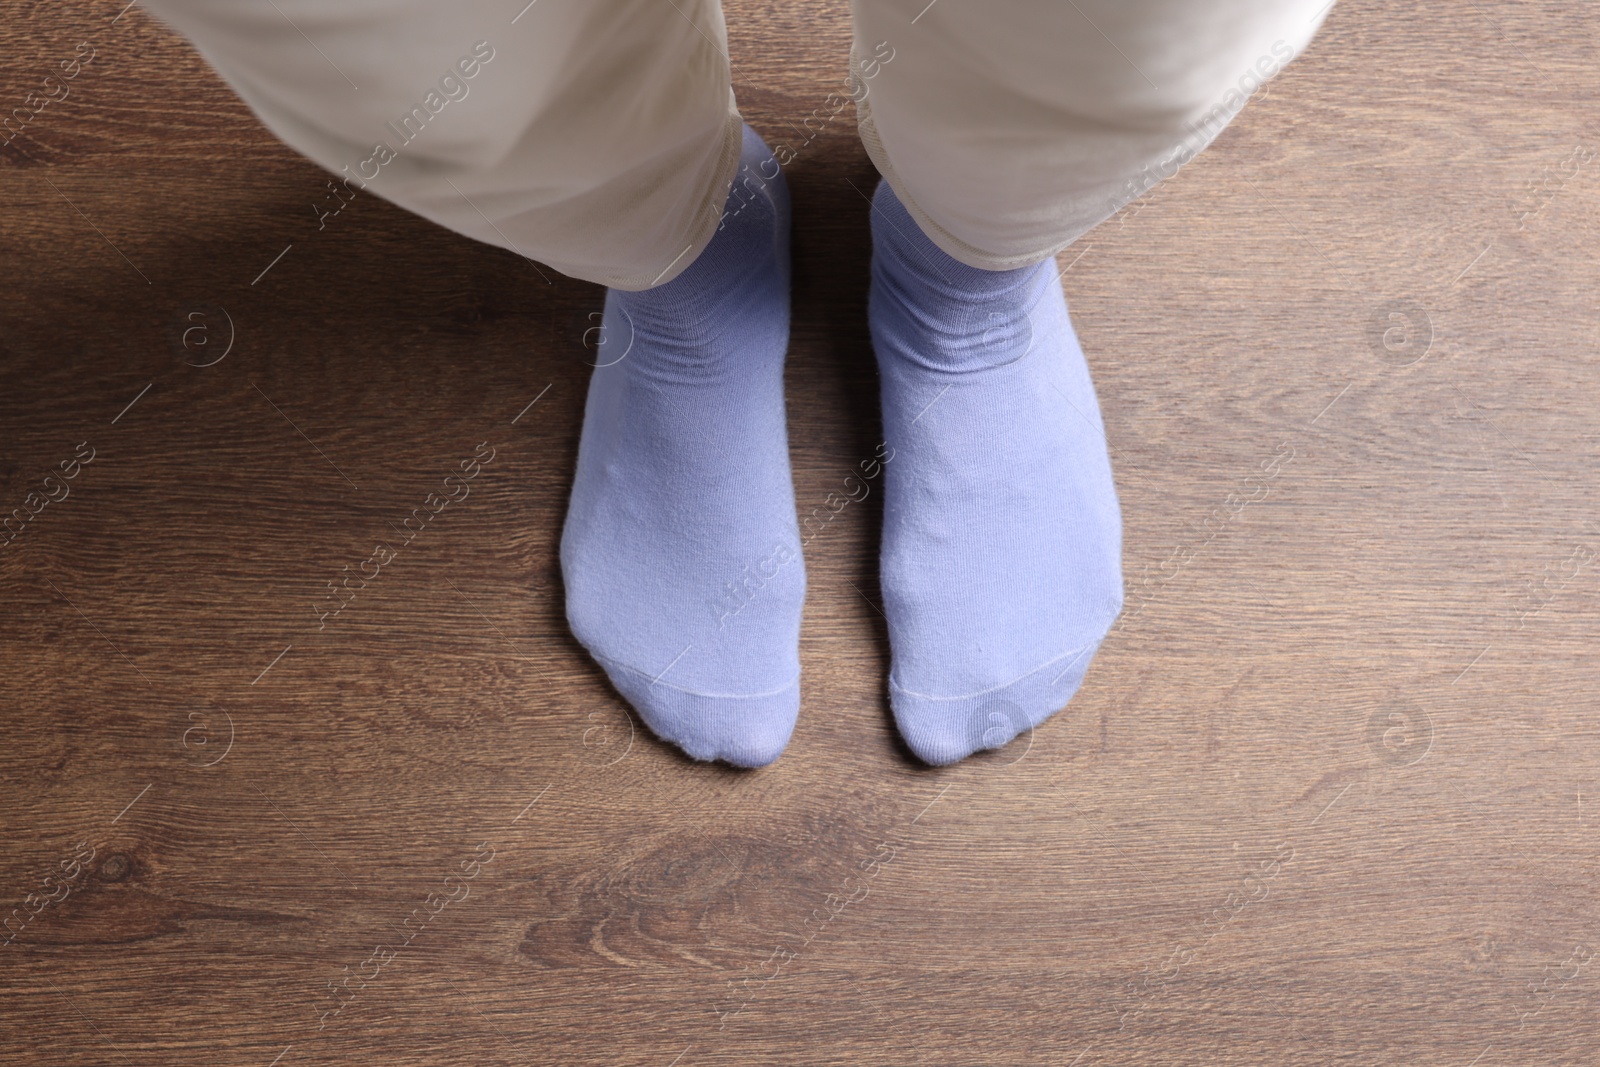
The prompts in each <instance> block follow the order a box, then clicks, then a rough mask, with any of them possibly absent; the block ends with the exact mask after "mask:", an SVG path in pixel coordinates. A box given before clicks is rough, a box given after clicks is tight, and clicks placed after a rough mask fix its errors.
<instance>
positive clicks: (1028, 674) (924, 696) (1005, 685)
mask: <svg viewBox="0 0 1600 1067" xmlns="http://www.w3.org/2000/svg"><path fill="white" fill-rule="evenodd" d="M1110 632H1111V630H1110V627H1109V626H1108V627H1107V628H1106V633H1110ZM1105 639H1106V635H1105V634H1101V635H1100V636H1099V637H1097V638H1095V639H1094V640H1093V641H1090V642H1088V643H1087V644H1083V645H1079V646H1078V647H1076V648H1069V649H1067V651H1065V652H1063V653H1061V655H1059V656H1056V657H1055V658H1054V659H1050V660H1046V661H1045V662H1044V663H1041V664H1039V666H1037V667H1034V668H1033V669H1032V670H1028V671H1024V672H1022V673H1021V674H1019V675H1017V676H1016V677H1015V678H1013V679H1011V680H1010V681H1009V682H1001V683H1000V684H999V685H992V686H990V687H989V688H987V689H980V690H978V691H977V692H975V693H964V694H962V695H960V696H948V697H941V696H934V695H933V694H932V693H919V692H917V691H916V690H915V689H907V688H906V687H905V686H903V685H901V684H900V683H899V682H897V681H896V680H895V677H894V675H893V674H890V675H889V685H890V687H891V688H893V689H896V690H899V691H900V692H902V693H904V694H905V695H906V696H912V697H916V698H917V699H919V700H937V701H954V700H971V699H973V698H974V697H981V696H985V695H987V694H989V693H997V692H999V691H1000V690H1002V689H1009V688H1011V687H1012V686H1014V685H1016V684H1017V683H1018V682H1021V681H1025V680H1027V679H1029V678H1032V677H1033V676H1034V675H1036V674H1038V673H1039V672H1041V671H1044V670H1048V669H1049V668H1050V667H1053V666H1055V665H1056V664H1057V663H1060V662H1061V661H1062V660H1064V659H1066V658H1067V657H1068V656H1070V655H1072V654H1073V653H1077V654H1078V655H1080V656H1081V655H1083V653H1084V652H1085V651H1086V650H1092V649H1095V648H1098V647H1099V645H1100V643H1101V642H1102V641H1104V640H1105Z"/></svg>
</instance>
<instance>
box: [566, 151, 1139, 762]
mask: <svg viewBox="0 0 1600 1067" xmlns="http://www.w3.org/2000/svg"><path fill="white" fill-rule="evenodd" d="M767 174H772V175H774V177H772V178H768V177H766V175H767ZM735 184H736V188H737V189H738V190H739V191H740V192H739V195H735V196H730V197H729V200H728V206H727V207H726V209H725V210H724V216H723V221H722V226H721V228H720V229H719V230H718V232H717V234H716V236H715V237H714V238H713V240H712V241H711V243H710V244H709V245H708V246H707V247H706V249H705V250H704V251H703V252H702V253H701V254H700V256H699V257H698V258H697V259H696V260H695V261H694V263H692V264H691V265H690V266H689V267H688V269H686V270H685V271H684V272H683V273H682V274H680V275H679V276H678V277H677V278H675V279H674V280H672V281H671V282H668V283H667V284H665V285H661V286H658V287H656V288H653V289H649V290H645V291H642V292H622V291H618V290H612V291H610V292H608V293H607V295H606V305H605V313H604V316H603V320H602V335H601V341H600V344H599V348H598V357H599V358H598V359H597V360H596V364H597V367H596V369H595V371H594V375H593V378H592V379H591V382H590V386H589V394H588V401H587V405H586V408H585V412H584V424H583V435H582V439H581V441H580V444H579V452H578V468H577V474H576V478H575V480H574V484H573V490H572V500H571V504H570V507H569V510H568V514H567V521H566V527H565V530H564V531H563V535H562V541H561V564H562V573H563V577H564V580H565V584H566V594H567V619H568V622H569V624H570V625H571V627H572V631H573V633H574V634H575V635H576V636H577V638H578V640H579V641H580V642H582V643H583V645H584V647H585V648H587V649H588V650H589V652H590V654H591V655H592V656H593V657H594V658H595V660H596V661H597V662H598V663H599V664H600V665H601V666H602V667H603V668H604V669H605V671H606V674H607V675H608V676H609V678H610V679H611V682H612V684H613V685H614V686H615V687H616V688H617V690H618V691H619V692H621V693H622V695H623V696H624V697H626V698H627V700H628V702H629V703H630V704H632V705H633V707H634V709H635V710H637V711H638V713H639V715H640V716H641V717H642V718H643V719H644V721H645V723H646V724H647V725H648V726H649V727H650V729H651V730H652V731H654V732H655V734H656V735H657V736H659V737H660V738H662V739H663V740H666V741H670V742H672V743H673V744H676V745H678V746H679V747H680V748H682V749H683V750H684V751H685V752H686V753H688V754H689V755H690V756H692V757H694V758H695V759H700V760H714V759H720V760H724V761H726V762H729V763H732V764H735V765H737V766H741V767H759V766H762V765H765V764H767V763H770V762H771V761H772V760H774V759H776V758H777V756H778V755H779V753H781V752H782V750H783V748H784V746H785V745H786V744H787V743H788V741H789V738H790V736H791V734H792V733H793V730H794V727H795V723H796V720H797V717H798V713H799V707H800V662H799V637H800V616H801V608H802V604H803V601H804V599H805V588H806V578H805V564H804V561H803V560H802V558H801V555H800V531H799V528H798V525H797V522H796V517H795V502H794V488H793V482H792V480H791V476H790V468H789V455H788V437H787V433H786V430H785V419H784V399H783V359H784V352H785V349H786V347H787V342H788V320H789V247H788V245H789V241H788V234H789V198H788V192H787V189H786V186H785V184H784V179H783V176H782V174H781V173H780V172H779V169H778V167H777V164H776V162H775V161H774V160H773V157H772V155H771V153H770V152H769V151H768V150H767V147H766V145H765V144H764V143H763V142H762V141H761V138H760V137H759V136H758V135H757V134H756V133H755V132H754V131H753V130H751V129H750V128H749V127H746V128H745V134H744V150H743V158H742V159H741V163H740V172H739V175H738V177H737V178H736V179H735ZM872 233H873V262H872V289H871V296H870V302H869V319H870V325H871V332H872V340H873V345H874V349H875V351H876V354H877V360H878V368H879V374H880V379H881V388H882V405H883V428H884V438H885V446H886V447H885V448H884V449H882V452H883V454H884V456H885V457H887V459H886V460H885V461H883V473H882V481H883V493H884V528H883V548H882V560H881V587H882V591H883V601H884V610H885V614H886V615H887V617H888V620H889V637H890V644H891V650H892V655H893V665H892V668H891V671H890V678H889V698H890V706H891V708H892V710H893V713H894V718H895V723H896V725H897V726H898V728H899V730H900V733H901V736H902V737H903V738H904V739H905V741H906V743H907V745H908V746H909V747H910V748H911V750H912V751H913V752H915V753H916V755H917V756H918V757H919V758H921V759H922V760H923V761H925V762H927V763H930V764H935V765H939V764H947V763H953V762H955V761H957V760H960V759H962V758H964V757H966V756H968V755H970V754H972V753H973V752H976V751H978V750H980V749H987V748H997V747H1000V746H1002V745H1004V744H1006V743H1007V742H1009V741H1010V740H1012V739H1013V738H1014V737H1016V736H1017V735H1018V734H1020V733H1024V732H1026V731H1028V730H1031V729H1032V728H1033V727H1035V726H1037V725H1038V724H1039V723H1041V722H1042V721H1043V720H1044V719H1046V718H1047V717H1049V716H1050V715H1051V714H1053V713H1054V712H1055V711H1056V710H1057V709H1058V708H1060V707H1062V706H1063V705H1064V704H1066V703H1067V701H1068V700H1069V699H1070V698H1071V696H1072V694H1073V693H1074V692H1075V691H1076V690H1077V688H1078V685H1079V683H1080V682H1081V681H1082V679H1083V676H1084V674H1085V672H1086V671H1087V669H1088V666H1089V661H1090V660H1091V659H1092V657H1093V655H1094V652H1095V649H1096V648H1097V647H1098V646H1099V643H1100V641H1101V639H1102V638H1103V637H1104V636H1105V634H1106V632H1107V631H1108V630H1109V628H1110V626H1111V624H1112V622H1113V621H1114V620H1115V618H1116V616H1117V613H1118V612H1119V611H1120V609H1121V605H1122V569H1121V519H1120V512H1119V509H1118V506H1117V499H1116V493H1115V490H1114V488H1113V485H1112V480H1111V469H1110V462H1109V459H1108V457H1107V449H1106V442H1105V436H1104V431H1103V428H1102V426H1101V421H1100V412H1099V406H1098V404H1097V403H1096V400H1095V395H1094V388H1093V385H1092V384H1091V382H1090V379H1089V371H1088V367H1087V365H1086V364H1085V362H1084V359H1083V354H1082V351H1081V350H1080V349H1079V347H1078V343H1077V339H1076V337H1075V335H1074V333H1073V330H1072V324H1071V322H1070V320H1069V319H1068V316H1067V307H1066V301H1065V299H1064V298H1063V296H1062V293H1061V287H1060V281H1059V276H1058V275H1057V273H1056V271H1055V269H1054V262H1053V261H1052V260H1047V261H1045V262H1043V263H1040V264H1036V265H1034V266H1032V267H1025V268H1021V269H1018V270H1009V271H986V270H981V269H978V268H975V267H969V266H967V265H965V264H963V263H960V262H959V261H957V260H955V259H953V258H951V257H950V256H949V255H947V254H946V253H944V252H943V251H941V250H940V249H939V248H938V247H937V246H935V245H934V244H933V242H932V241H930V240H929V239H928V238H927V237H926V236H925V235H924V234H923V233H922V231H921V230H920V229H919V228H918V227H917V225H916V223H915V222H914V221H913V220H912V218H911V216H910V215H909V214H908V213H907V211H906V209H905V208H904V207H903V206H902V205H901V204H900V202H899V200H898V199H897V198H896V197H895V195H894V193H893V191H892V190H891V189H890V188H889V186H888V184H887V183H884V184H882V185H880V186H879V188H878V191H877V194H876V196H874V198H873V204H872Z"/></svg>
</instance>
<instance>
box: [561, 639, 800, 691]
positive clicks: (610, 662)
mask: <svg viewBox="0 0 1600 1067" xmlns="http://www.w3.org/2000/svg"><path fill="white" fill-rule="evenodd" d="M589 654H590V655H592V656H594V658H595V659H596V660H598V661H599V662H600V663H601V664H603V665H604V666H606V667H615V668H617V669H618V670H624V671H627V672H629V673H630V674H636V675H638V676H639V677H640V678H644V679H649V678H650V677H651V676H650V675H649V674H646V673H645V672H644V671H641V670H640V669H639V668H637V667H630V666H629V665H628V664H626V663H622V662H620V661H618V660H614V659H611V658H610V657H608V656H602V655H600V654H599V653H596V652H593V651H591V652H590V653H589ZM799 683H800V672H798V671H796V672H795V676H794V677H793V678H791V679H790V680H789V681H788V682H787V683H785V684H784V685H780V686H779V687H778V688H776V689H769V690H766V691H765V692H761V693H702V692H700V691H699V690H698V689H685V688H684V687H683V686H681V685H673V684H672V683H671V682H663V681H660V680H659V679H657V680H654V681H651V682H650V688H652V689H654V688H655V687H656V686H661V687H662V688H665V689H670V690H672V691H673V692H675V693H683V694H684V695H686V696H692V697H706V698H708V699H711V700H755V699H757V698H758V697H772V696H777V695H778V694H779V693H786V692H788V691H789V690H790V689H793V688H794V687H795V686H796V685H798V684H799Z"/></svg>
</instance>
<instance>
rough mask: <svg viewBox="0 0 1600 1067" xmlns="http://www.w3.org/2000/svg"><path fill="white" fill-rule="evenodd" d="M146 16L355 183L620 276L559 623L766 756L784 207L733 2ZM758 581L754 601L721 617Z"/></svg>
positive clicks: (788, 543) (570, 528)
mask: <svg viewBox="0 0 1600 1067" xmlns="http://www.w3.org/2000/svg"><path fill="white" fill-rule="evenodd" d="M148 2H149V4H150V7H151V8H152V9H153V10H154V11H155V12H156V13H157V14H158V15H160V16H161V17H162V18H164V19H165V20H166V21H168V22H169V23H170V24H171V25H173V26H174V27H175V28H177V29H178V30H179V31H180V32H182V33H184V34H186V35H187V36H188V37H189V38H190V39H191V40H192V41H193V42H194V43H195V44H196V46H197V47H198V48H199V50H200V51H201V53H202V54H203V55H204V56H205V57H206V58H207V59H208V60H210V61H211V63H212V64H213V66H215V67H216V68H217V69H218V71H219V72H220V73H221V74H222V75H223V77H225V78H226V79H227V80H228V81H229V82H230V83H231V84H232V85H233V86H234V88H235V89H236V90H237V91H238V92H239V93H240V95H241V96H242V97H243V98H244V99H245V101H246V102H247V103H249V104H250V105H251V107H252V108H253V109H254V110H255V112H256V113H257V114H258V115H259V116H260V117H261V119H262V120H263V121H264V122H265V123H266V124H267V126H268V127H269V128H270V129H272V130H273V132H274V133H276V134H277V135H278V136H279V137H281V138H283V139H284V140H285V141H286V142H288V143H289V144H290V145H291V146H292V147H294V148H296V149H298V150H299V151H301V152H302V153H304V154H305V155H307V156H309V157H310V158H311V159H313V160H314V161H316V162H317V163H320V164H321V165H322V166H324V167H326V168H327V169H329V170H330V171H333V172H335V173H336V174H338V175H340V176H341V177H343V178H345V179H346V180H347V181H349V182H350V184H351V188H364V189H367V190H368V191H370V192H372V193H375V194H377V195H380V196H383V197H385V198H387V199H389V200H391V201H393V202H395V203H396V204H399V205H400V206H402V207H405V208H407V209H409V210H411V211H414V212H416V213H418V214H420V215H423V216H425V217H427V218H430V219H432V220H434V221H436V222H438V223H440V224H441V225H444V226H447V227H449V228H450V229H452V230H455V231H457V232H459V233H462V234H466V235H468V236H470V237H474V238H477V239H479V240H482V241H486V242H488V243H490V244H496V245H500V246H502V247H505V248H510V249H513V250H515V251H517V252H519V253H521V254H523V255H525V256H528V257H529V258H531V259H536V260H539V261H541V262H543V263H546V264H549V265H550V266H553V267H555V268H557V269H559V270H561V271H563V272H565V273H567V274H570V275H573V276H575V277H579V278H584V279H587V280H589V281H594V282H599V283H601V284H604V285H608V286H610V287H611V291H610V292H609V293H608V294H607V298H606V311H605V316H604V320H603V330H602V340H601V343H600V345H599V355H600V359H599V360H598V363H599V364H600V366H599V367H598V368H597V369H596V370H595V372H594V375H593V377H592V379H591V382H590V389H589V396H588V406H587V409H586V414H585V421H584V429H583V437H582V440H581V442H580V445H579V458H578V471H577V476H576V479H575V481H574V485H573V493H572V501H571V505H570V508H569V511H568V515H567V521H566V526H565V529H564V532H563V537H562V545H561V557H562V573H563V576H564V578H565V582H566V587H567V617H568V620H569V622H570V623H571V625H572V628H573V631H574V633H575V634H576V635H577V636H578V638H579V640H580V641H582V642H583V644H584V645H585V646H586V647H587V648H588V649H589V651H590V652H591V654H593V655H594V656H595V658H596V659H597V660H598V661H599V662H600V663H601V665H602V666H603V667H604V668H605V670H606V672H607V674H608V675H609V676H610V678H611V680H612V682H613V683H614V684H615V685H616V687H617V688H618V689H619V690H620V691H621V692H622V693H623V694H624V695H625V696H626V697H627V698H628V699H629V700H630V701H631V702H632V703H633V705H634V707H635V708H636V709H637V710H638V711H639V712H640V714H641V716H642V717H643V718H644V720H645V722H646V723H647V724H648V725H649V726H650V727H651V728H652V729H653V730H654V731H655V732H656V733H657V734H658V735H660V736H661V737H663V738H665V739H667V740H670V741H673V742H675V743H677V744H678V745H680V746H681V747H682V748H684V750H685V751H687V752H688V753H690V754H691V755H692V756H695V757H697V758H700V759H713V758H719V757H720V758H723V759H727V760H729V761H731V762H734V763H739V764H744V765H752V766H753V765H759V764H761V763H765V762H767V761H769V760H771V759H773V758H775V757H776V756H777V754H778V753H779V751H781V749H782V748H783V746H784V744H785V743H786V742H787V740H788V738H789V735H790V732H791V730H792V729H793V726H794V722H795V715H796V712H797V710H798V703H799V687H798V675H799V652H798V645H799V630H800V609H801V601H802V599H803V597H804V592H805V576H804V568H803V565H802V563H801V561H800V558H799V530H798V524H797V522H796V519H795V513H794V490H793V484H792V481H791V479H790V471H789V460H788V450H787V440H786V436H785V432H784V407H783V395H782V384H783V356H784V350H785V347H786V344H787V337H788V310H789V308H788V258H787V257H788V222H789V220H788V200H787V194H786V191H785V189H784V185H783V180H782V178H781V176H779V174H778V167H777V164H776V162H775V161H774V160H773V159H772V157H771V155H770V154H769V153H768V152H767V151H766V148H765V145H763V144H762V142H761V140H760V138H759V137H757V136H756V135H755V134H754V133H753V131H751V130H749V129H748V127H745V126H744V125H743V124H742V122H741V120H740V118H739V115H738V112H737V110H736V109H735V108H734V106H733V101H732V92H731V87H730V85H731V83H730V78H729V71H728V61H727V56H726V33H725V30H724V27H723V22H722V12H721V8H720V6H719V4H718V3H717V0H676V2H674V3H659V2H655V0H539V3H538V4H529V5H527V6H526V7H524V8H522V9H521V10H520V12H519V11H518V5H517V4H515V3H513V4H510V5H507V4H505V3H502V2H499V0H496V2H494V3H490V2H487V0H455V2H453V3H450V4H446V5H439V4H435V3H424V2H421V0H366V2H364V3H362V4H360V5H359V6H356V7H353V6H352V5H349V4H337V5H335V4H325V3H321V2H318V0H274V2H273V3H270V4H262V3H258V2H256V0H249V2H246V0H148ZM730 186H731V187H732V191H733V195H731V196H730ZM779 560H781V565H779V562H778V561H779ZM752 567H754V568H756V569H757V570H758V571H759V572H760V573H761V575H762V581H763V585H764V588H762V589H761V591H760V595H759V596H752V597H747V598H745V599H742V600H739V601H737V602H736V603H735V605H734V607H736V608H737V610H733V609H732V608H729V607H727V606H726V605H724V604H722V603H719V601H718V596H717V591H718V590H720V589H721V588H722V587H723V586H724V585H725V584H729V583H734V582H739V581H741V580H743V579H744V578H745V577H746V575H747V573H748V571H749V569H750V568H752Z"/></svg>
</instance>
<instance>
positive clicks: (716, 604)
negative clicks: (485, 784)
mask: <svg viewBox="0 0 1600 1067" xmlns="http://www.w3.org/2000/svg"><path fill="white" fill-rule="evenodd" d="M769 173H770V174H772V175H774V177H772V178H770V179H769V178H767V177H766V175H767V174H769ZM602 325H603V334H602V339H601V343H600V345H599V353H598V359H597V361H596V362H597V368H596V370H595V372H594V377H593V378H592V379H591V381H590V385H589V397H588V403H587V406H586V408H585V411H584V421H583V436H582V439H581V441H580V443H579V448H578V470H577V475H576V478H575V480H574V483H573V487H572V502H571V505H570V507H569V509H568V512H567V520H566V527H565V529H564V531H563V533H562V538H561V570H562V575H563V577H564V579H565V583H566V592H567V620H568V622H569V623H570V625H571V627H572V632H573V633H574V634H575V635H576V636H577V638H578V640H579V641H581V642H582V643H583V645H584V647H585V648H587V649H588V650H589V652H590V654H592V655H593V656H594V658H595V659H596V660H597V661H598V662H599V663H600V665H601V666H602V667H604V668H605V671H606V674H607V675H608V676H609V677H610V679H611V682H612V684H613V685H614V686H616V688H617V690H618V691H619V692H621V693H622V695H623V696H625V697H626V698H627V699H628V701H629V703H631V704H632V705H633V707H634V708H635V709H636V710H637V711H638V712H639V714H640V716H641V717H642V718H643V719H644V721H645V723H646V724H648V725H649V727H650V729H651V730H653V731H654V732H655V733H656V734H657V735H658V736H659V737H661V738H662V739H664V740H667V741H671V742H673V743H674V744H676V745H678V746H679V747H680V748H682V749H683V750H684V751H685V752H687V753H688V754H689V755H690V756H692V757H694V758H695V759H701V760H712V759H722V760H726V761H728V762H729V763H734V764H737V765H739V766H744V767H759V766H761V765H763V764H766V763H770V762H771V761H772V760H774V759H776V758H777V757H778V754H779V753H780V752H782V751H783V748H784V746H785V745H786V744H787V743H788V741H789V736H790V734H791V733H792V731H793V730H794V724H795V718H796V715H797V714H798V712H799V707H800V658H799V640H800V610H801V603H802V601H803V600H804V599H805V566H804V564H803V562H802V561H801V559H800V536H799V528H798V524H797V522H796V519H795V508H794V484H793V482H792V480H791V478H790V472H789V447H788V436H787V433H786V430H785V425H784V403H783V357H784V351H785V349H786V347H787V345H788V337H789V196H788V191H787V188H786V186H785V184H784V179H783V177H782V175H781V174H780V173H779V172H778V166H777V163H776V161H775V160H774V159H773V157H772V154H771V152H769V151H768V150H767V147H766V145H765V144H764V143H763V142H762V140H761V138H760V137H759V136H758V135H757V134H756V133H755V131H754V130H751V129H750V128H749V127H748V126H746V127H745V134H744V155H743V159H742V161H741V164H740V173H739V175H738V177H736V178H735V180H734V188H733V192H732V194H731V195H730V196H729V198H728V203H727V206H726V208H725V209H724V212H723V222H722V227H721V229H720V230H719V231H718V232H717V235H716V237H715V238H714V239H713V240H712V242H711V244H710V245H708V246H707V247H706V249H705V251H704V252H702V253H701V254H700V256H699V258H697V259H696V260H695V261H694V263H693V264H691V265H690V266H689V268H688V269H687V270H685V271H684V272H683V273H682V274H681V275H679V276H678V277H677V278H675V279H673V280H672V281H671V282H668V283H667V284H665V285H662V286H658V287H656V288H654V289H649V290H645V291H643V292H620V291H617V290H612V291H610V292H608V293H607V294H606V306H605V316H604V320H603V323H602Z"/></svg>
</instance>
